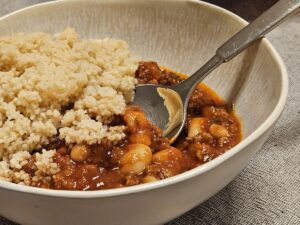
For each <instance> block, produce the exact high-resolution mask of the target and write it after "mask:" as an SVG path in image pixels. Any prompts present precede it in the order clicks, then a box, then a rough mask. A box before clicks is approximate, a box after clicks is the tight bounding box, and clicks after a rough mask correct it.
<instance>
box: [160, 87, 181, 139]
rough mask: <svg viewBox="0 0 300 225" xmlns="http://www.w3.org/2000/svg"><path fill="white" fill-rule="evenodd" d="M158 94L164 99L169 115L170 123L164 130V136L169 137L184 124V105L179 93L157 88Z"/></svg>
mask: <svg viewBox="0 0 300 225" xmlns="http://www.w3.org/2000/svg"><path fill="white" fill-rule="evenodd" d="M157 92H158V94H159V95H160V96H161V97H162V98H163V99H164V104H165V106H166V108H167V110H168V113H169V121H168V123H167V125H166V127H165V129H164V130H163V135H164V136H167V135H168V134H169V133H170V132H171V131H172V130H173V129H174V128H175V127H177V126H178V125H179V124H181V123H182V118H183V104H182V101H181V98H180V96H179V95H178V93H177V92H176V91H174V90H172V89H169V88H163V87H159V88H157Z"/></svg>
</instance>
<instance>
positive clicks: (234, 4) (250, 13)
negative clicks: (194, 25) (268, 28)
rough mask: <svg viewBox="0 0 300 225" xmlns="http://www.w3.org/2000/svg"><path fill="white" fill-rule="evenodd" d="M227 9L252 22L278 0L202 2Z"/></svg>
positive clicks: (213, 0) (209, 0)
mask: <svg viewBox="0 0 300 225" xmlns="http://www.w3.org/2000/svg"><path fill="white" fill-rule="evenodd" d="M204 1H205V2H209V3H212V4H215V5H218V6H221V7H223V8H226V9H229V10H230V11H232V12H234V13H235V14H238V15H240V16H241V17H243V18H244V19H246V20H248V21H252V20H253V19H255V18H256V17H257V16H259V15H260V14H261V13H262V12H264V11H265V10H267V9H268V8H270V7H271V6H272V5H273V4H275V3H276V2H278V0H204Z"/></svg>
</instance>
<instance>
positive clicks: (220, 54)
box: [175, 0, 300, 104]
mask: <svg viewBox="0 0 300 225" xmlns="http://www.w3.org/2000/svg"><path fill="white" fill-rule="evenodd" d="M299 8H300V0H280V1H279V2H277V3H276V4H275V5H274V6H273V7H271V8H270V9H268V10H267V11H265V12H264V13H263V14H262V15H261V16H259V17H258V18H257V19H255V20H254V21H253V22H252V23H250V24H249V25H247V26H246V27H244V28H243V29H242V30H240V31H239V32H237V33H236V34H235V35H234V36H233V37H231V38H230V39H229V40H228V41H226V42H225V43H224V44H223V45H222V46H221V47H219V48H218V49H217V51H216V54H215V56H213V57H212V58H211V59H210V60H209V61H208V62H207V63H206V64H205V65H204V66H202V67H201V68H200V69H199V70H198V71H197V72H196V73H194V74H193V75H192V76H190V77H189V78H188V79H187V80H185V81H183V82H182V83H180V84H179V85H177V86H175V89H176V91H177V92H179V94H180V96H181V98H182V99H183V101H184V100H185V99H189V97H190V95H191V93H192V91H193V90H194V89H195V88H196V86H197V85H198V83H200V82H201V81H202V80H203V79H204V78H205V77H206V76H207V75H208V74H209V73H210V72H211V71H213V70H214V69H215V68H216V67H218V66H219V65H221V64H222V63H224V62H227V61H229V60H231V59H232V58H234V57H235V56H237V55H238V54H240V53H241V52H242V51H243V50H245V49H246V48H248V47H249V46H250V45H252V44H253V43H254V42H255V41H257V40H258V39H260V38H262V37H263V36H264V35H265V34H267V33H268V32H270V31H271V30H273V29H274V28H275V27H276V26H277V25H279V24H280V23H281V22H283V21H284V19H286V18H287V17H288V16H289V15H291V14H293V13H294V12H296V11H297V9H299ZM185 103H186V104H187V101H186V102H185Z"/></svg>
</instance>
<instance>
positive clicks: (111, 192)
mask: <svg viewBox="0 0 300 225" xmlns="http://www.w3.org/2000/svg"><path fill="white" fill-rule="evenodd" d="M145 1H146V0H145ZM147 1H149V0H147ZM150 1H156V2H178V1H181V2H187V3H193V4H199V5H202V6H205V7H208V8H210V9H212V10H214V11H215V12H217V13H223V14H224V15H226V16H228V17H231V18H233V19H235V20H236V21H237V22H239V23H240V24H242V25H244V26H246V25H247V24H248V22H247V21H245V20H244V19H242V18H241V17H239V16H238V15H236V14H234V13H232V12H230V11H228V10H226V9H224V8H221V7H219V6H216V5H213V4H210V3H206V2H202V1H198V0H162V1H158V0H150ZM67 2H68V3H79V2H81V3H82V1H81V0H68V1H66V0H59V1H54V2H45V3H40V4H36V5H32V6H28V7H25V8H23V9H20V10H17V11H15V12H12V13H9V14H7V15H5V16H3V17H1V18H0V21H2V20H4V19H6V18H8V17H11V16H18V15H19V14H22V13H23V12H28V11H30V10H35V9H37V8H39V7H47V6H52V5H63V4H65V3H67ZM86 2H95V3H103V2H106V3H120V2H122V1H121V0H102V1H97V0H88V1H86ZM132 2H133V3H134V2H136V3H138V2H141V1H140V0H128V1H126V2H122V3H123V4H126V3H132ZM261 43H262V44H263V45H265V47H266V48H267V50H268V51H269V52H270V54H271V55H272V56H273V58H274V60H275V62H276V63H277V64H278V66H279V69H280V71H281V73H280V74H281V77H280V79H281V92H280V97H279V100H278V102H277V104H276V106H275V108H274V110H273V111H272V112H271V113H270V114H269V116H268V117H267V118H266V120H265V121H264V122H263V123H262V124H261V125H260V126H259V127H258V128H257V129H256V130H255V131H254V132H252V133H251V134H250V135H249V136H248V137H247V138H245V139H243V140H242V141H241V142H240V143H239V144H238V145H236V146H235V147H233V148H232V149H230V150H229V151H227V152H225V153H224V154H222V155H220V156H218V157H217V158H215V159H213V160H211V161H210V162H207V163H205V164H203V165H201V166H198V167H196V168H194V169H191V170H189V171H186V172H184V173H181V174H178V175H176V176H174V177H170V178H167V179H164V180H160V181H156V182H152V183H147V184H139V185H135V186H130V187H122V188H116V189H108V190H96V191H68V190H50V189H42V188H37V187H30V186H25V185H20V184H14V183H11V182H8V181H3V180H0V189H6V190H9V191H14V192H21V193H27V194H32V195H40V196H48V197H57V198H73V199H90V198H105V197H113V196H122V195H128V194H134V193H140V192H144V191H150V190H154V189H158V188H163V187H166V186H169V185H173V184H176V183H179V182H183V181H185V180H187V179H191V178H193V177H195V176H198V175H200V174H203V173H205V172H207V171H209V170H212V169H213V168H215V167H217V166H219V165H220V164H222V163H223V162H225V161H226V160H228V159H229V158H231V157H232V156H234V155H236V154H237V153H238V152H240V151H242V150H244V149H245V148H246V147H247V146H248V145H250V144H251V143H253V142H254V141H255V140H256V139H258V138H259V137H260V136H261V135H263V134H264V133H265V132H267V131H268V129H269V128H270V127H271V126H272V125H273V124H274V123H275V122H276V121H277V120H278V118H279V116H280V115H281V113H282V111H283V109H284V105H285V103H286V100H287V94H288V74H287V70H286V67H285V65H284V63H283V61H282V59H281V57H280V55H279V54H278V52H277V50H276V49H275V48H274V47H273V46H272V45H271V43H270V42H269V41H268V40H267V39H266V38H263V39H262V41H261Z"/></svg>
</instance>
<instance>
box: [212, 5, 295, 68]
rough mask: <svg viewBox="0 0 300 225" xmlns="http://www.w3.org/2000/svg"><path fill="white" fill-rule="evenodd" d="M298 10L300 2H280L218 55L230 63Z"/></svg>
mask: <svg viewBox="0 0 300 225" xmlns="http://www.w3.org/2000/svg"><path fill="white" fill-rule="evenodd" d="M298 8H300V0H280V1H279V2H278V3H276V4H275V5H274V6H273V7H271V8H270V9H269V10H267V11H266V12H264V13H263V14H262V15H261V16H260V17H258V18H257V19H256V20H254V21H253V22H252V23H250V24H249V25H248V26H246V27H245V28H244V29H242V30H241V31H239V32H238V33H237V34H235V35H234V36H233V37H232V38H230V39H229V40H228V41H227V42H225V43H224V44H223V45H222V46H221V47H220V48H218V50H217V55H218V56H219V57H220V58H221V59H222V60H223V61H224V62H226V61H229V60H230V59H232V58H233V57H235V56H236V55H238V54H239V53H241V52H242V51H243V50H245V49H246V48H248V47H249V46H250V45H251V44H253V43H254V42H255V41H257V40H258V39H260V38H262V37H263V36H264V35H265V34H267V33H269V32H270V31H271V30H273V29H274V28H275V27H277V26H278V25H279V24H280V23H282V22H283V21H284V20H285V19H286V18H287V17H288V16H289V15H291V14H293V13H294V12H296V10H297V9H298Z"/></svg>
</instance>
